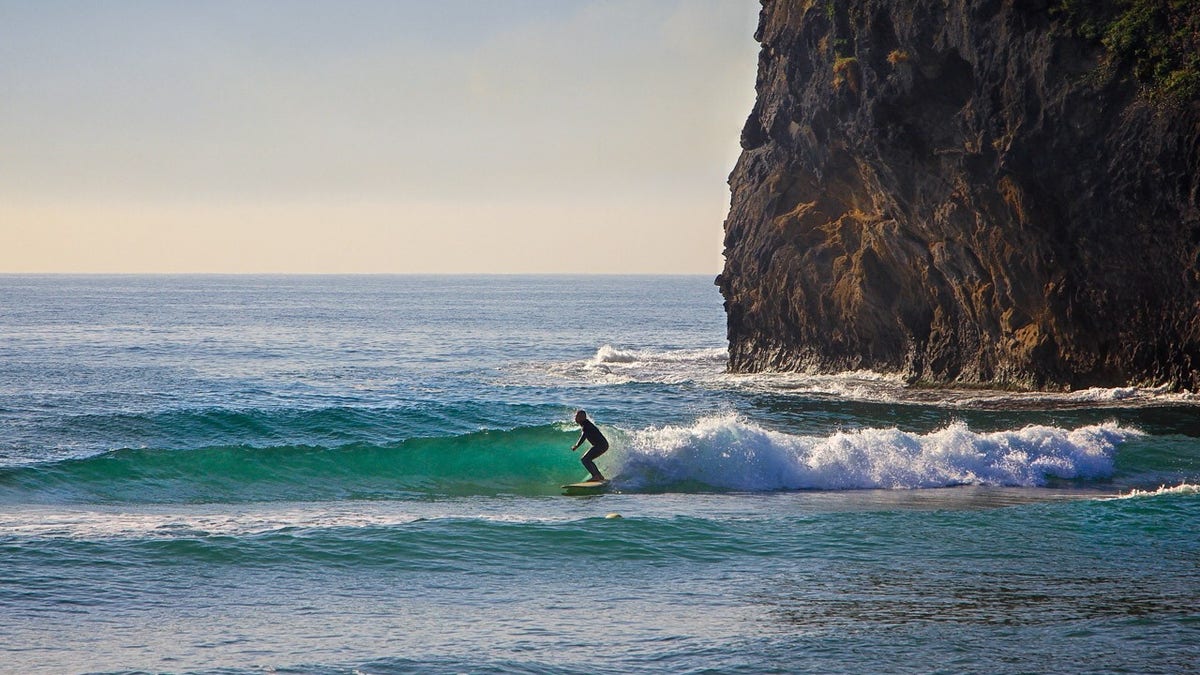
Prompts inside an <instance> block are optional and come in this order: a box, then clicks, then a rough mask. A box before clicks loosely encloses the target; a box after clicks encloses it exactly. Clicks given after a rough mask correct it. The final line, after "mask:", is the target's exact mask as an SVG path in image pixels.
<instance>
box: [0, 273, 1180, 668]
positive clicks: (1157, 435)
mask: <svg viewBox="0 0 1200 675" xmlns="http://www.w3.org/2000/svg"><path fill="white" fill-rule="evenodd" d="M724 345H725V343H724V313H723V311H722V308H721V298H720V296H719V294H718V293H717V289H716V288H715V287H714V286H713V284H712V279H711V278H709V277H553V276H552V277H519V276H518V277H510V276H498V277H455V276H447V277H409V276H365V277H323V276H313V277H289V276H234V277H222V276H169V277H164V276H96V277H89V276H45V277H41V276H0V672H5V673H9V672H12V673H84V672H89V673H90V672H100V673H126V672H152V673H157V672H169V673H264V672H274V673H346V674H351V673H364V674H385V673H637V672H644V673H659V672H670V673H701V672H703V673H770V672H778V673H805V672H816V673H827V672H847V673H865V672H920V673H963V672H978V673H1007V672H1012V673H1018V672H1021V673H1026V672H1028V673H1034V672H1036V673H1083V672H1095V673H1181V672H1200V487H1198V486H1200V399H1198V398H1197V397H1195V396H1190V395H1177V394H1170V393H1167V392H1162V391H1153V390H1144V389H1137V388H1120V389H1104V390H1088V391H1082V392H1072V393H1064V394H1021V393H1011V392H995V391H986V390H970V391H961V390H960V391H944V390H935V389H927V388H909V387H906V386H905V385H904V384H903V382H901V381H900V380H898V379H896V378H893V377H889V376H885V375H881V374H876V373H870V372H856V373H844V374H841V375H801V374H787V375H754V376H748V375H731V374H727V373H726V372H725V348H724ZM577 408H585V409H586V410H587V411H588V413H589V415H590V416H591V417H592V419H593V420H595V421H596V422H597V424H598V425H599V426H600V428H601V429H602V430H603V432H604V433H605V434H606V435H607V436H608V438H609V439H610V441H611V442H612V450H611V451H610V452H608V453H607V454H606V455H605V456H603V457H602V458H601V459H600V461H599V464H600V467H601V469H602V470H603V471H604V472H605V473H606V474H608V475H609V476H610V477H611V478H612V483H611V487H612V489H611V491H610V492H608V493H606V494H601V495H595V496H586V497H569V496H563V495H562V494H561V493H562V490H561V489H560V485H562V484H564V483H567V482H572V481H577V480H582V479H583V478H584V477H585V475H586V472H585V471H584V470H583V468H582V466H581V465H580V464H579V461H578V459H579V456H580V454H581V452H582V451H580V452H578V453H572V452H571V451H570V448H571V446H572V444H573V443H574V442H575V440H576V438H577V437H578V427H577V426H576V425H574V424H573V423H572V422H571V416H572V414H573V413H574V411H575V410H576V409H577ZM618 516H619V517H618Z"/></svg>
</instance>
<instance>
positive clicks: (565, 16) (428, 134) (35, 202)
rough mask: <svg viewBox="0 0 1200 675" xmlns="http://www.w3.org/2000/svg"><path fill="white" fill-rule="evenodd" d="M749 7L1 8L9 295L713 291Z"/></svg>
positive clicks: (151, 3)
mask: <svg viewBox="0 0 1200 675" xmlns="http://www.w3.org/2000/svg"><path fill="white" fill-rule="evenodd" d="M757 15H758V2H756V1H755V0H602V1H601V0H520V1H518V0H472V1H469V2H466V1H459V0H437V1H430V0H419V1H417V0H411V1H396V0H393V1H388V2H384V1H379V2H373V1H367V0H341V1H338V2H334V1H332V0H330V1H320V2H317V1H310V0H275V1H267V0H235V1H228V2H227V1H223V0H207V1H203V2H190V1H184V0H144V1H137V0H111V1H106V2H100V1H98V0H74V1H73V0H56V1H53V2H41V1H38V2H34V1H30V0H0V92H3V93H2V94H0V272H4V273H14V272H15V273H22V272H36V273H42V272H49V273H55V272H67V273H399V274H406V273H417V274H427V273H588V274H627V273H664V274H691V273H695V274H709V273H712V274H715V273H717V272H719V271H720V269H721V266H722V262H723V261H722V256H721V249H722V243H721V241H722V223H723V221H724V218H725V215H726V213H727V211H728V208H729V189H728V186H727V185H726V179H727V177H728V174H729V172H730V171H731V170H732V168H733V165H734V162H735V161H736V160H737V156H738V153H739V148H738V137H739V133H740V131H741V127H742V124H743V123H744V122H745V119H746V116H747V115H748V114H749V112H750V109H751V107H752V105H753V102H754V79H755V68H756V62H757V53H758V45H757V43H755V41H754V39H753V34H754V30H755V24H756V21H757Z"/></svg>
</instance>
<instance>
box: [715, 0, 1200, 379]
mask: <svg viewBox="0 0 1200 675" xmlns="http://www.w3.org/2000/svg"><path fill="white" fill-rule="evenodd" d="M1085 4H1086V3H1085ZM1097 4H1098V5H1100V4H1103V3H1097ZM1164 4H1165V3H1164ZM1056 8H1057V6H1056V5H1055V4H1054V3H1053V2H1050V1H1048V0H1042V1H1040V2H1039V1H1038V0H904V1H900V0H836V1H834V0H823V1H821V0H808V1H806V0H791V1H788V0H763V10H762V14H761V17H760V25H759V30H758V33H757V34H756V36H755V37H756V39H758V41H759V42H760V43H761V44H762V51H761V53H760V56H759V71H758V83H757V91H758V99H757V102H756V104H755V106H754V110H753V112H752V113H751V115H750V118H749V119H748V120H747V122H746V126H745V129H744V130H743V132H742V147H743V152H742V155H741V158H740V159H739V160H738V163H737V166H736V167H735V169H734V170H733V173H732V174H731V176H730V186H731V190H732V201H731V209H730V213H729V218H728V220H727V221H726V223H725V247H726V248H725V257H726V264H725V270H724V272H723V273H722V274H721V276H720V277H718V279H717V283H718V285H719V286H720V287H721V292H722V294H723V295H724V297H725V299H726V302H725V306H726V311H727V314H728V330H729V347H730V367H731V369H732V370H734V371H759V370H773V369H774V370H798V369H813V370H826V371H828V370H846V369H858V368H869V369H874V370H879V371H885V372H900V373H904V374H905V375H907V376H908V377H909V378H910V379H912V380H914V381H925V382H931V383H940V384H976V383H982V384H991V385H1003V386H1016V387H1028V388H1077V387H1086V386H1118V385H1123V384H1129V383H1136V384H1149V385H1162V384H1166V385H1169V386H1171V387H1174V388H1187V389H1193V390H1194V389H1197V388H1198V387H1200V103H1198V102H1197V101H1196V100H1195V97H1194V96H1189V97H1184V98H1182V99H1181V98H1175V99H1169V100H1161V99H1160V100H1155V99H1154V98H1153V97H1148V96H1147V95H1146V89H1145V83H1144V82H1139V81H1138V80H1137V78H1136V77H1135V73H1134V67H1133V66H1132V65H1130V64H1122V62H1120V61H1119V59H1117V58H1115V57H1114V56H1113V55H1112V54H1111V53H1110V51H1111V50H1106V46H1105V45H1104V44H1102V42H1101V41H1100V40H1099V39H1096V38H1095V37H1092V38H1088V37H1084V36H1082V35H1081V34H1080V32H1079V31H1078V30H1077V29H1075V28H1073V26H1072V24H1071V21H1072V20H1073V18H1074V19H1077V18H1078V17H1070V16H1068V15H1067V14H1066V13H1065V12H1063V11H1061V10H1060V9H1059V10H1058V11H1056ZM1109 11H1111V7H1110V10H1109ZM1085 18H1087V17H1085ZM1091 18H1093V19H1097V20H1104V19H1105V18H1106V17H1104V16H1100V17H1098V18H1097V17H1091ZM1110 18H1111V17H1110Z"/></svg>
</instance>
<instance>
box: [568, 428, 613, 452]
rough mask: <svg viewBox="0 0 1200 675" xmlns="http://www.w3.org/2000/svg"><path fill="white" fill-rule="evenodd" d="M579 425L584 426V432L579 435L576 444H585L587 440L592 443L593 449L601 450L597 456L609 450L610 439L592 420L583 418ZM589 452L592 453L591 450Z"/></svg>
mask: <svg viewBox="0 0 1200 675" xmlns="http://www.w3.org/2000/svg"><path fill="white" fill-rule="evenodd" d="M579 426H581V427H583V433H582V434H580V435H579V442H578V443H576V444H575V445H583V442H584V441H585V440H586V441H587V442H588V443H591V444H592V450H599V452H597V453H596V455H595V456H596V457H599V456H600V455H603V454H604V452H605V451H606V450H608V439H607V438H605V437H604V434H602V433H600V429H598V428H596V425H595V424H592V421H591V420H583V421H582V422H580V423H579ZM588 454H591V450H589V451H588Z"/></svg>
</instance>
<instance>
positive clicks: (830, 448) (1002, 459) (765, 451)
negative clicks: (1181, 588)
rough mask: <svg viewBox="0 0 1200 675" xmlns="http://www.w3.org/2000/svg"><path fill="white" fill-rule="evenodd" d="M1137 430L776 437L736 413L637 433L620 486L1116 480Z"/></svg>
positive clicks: (961, 429)
mask: <svg viewBox="0 0 1200 675" xmlns="http://www.w3.org/2000/svg"><path fill="white" fill-rule="evenodd" d="M1138 434H1140V432H1138V431H1136V430H1133V429H1128V428H1124V427H1121V426H1119V425H1117V424H1115V423H1108V424H1100V425H1092V426H1085V427H1080V428H1078V429H1060V428H1056V427H1047V426H1029V427H1025V428H1024V429H1019V430H1013V431H1000V432H991V433H977V432H974V431H971V430H970V429H968V428H967V425H966V424H964V423H961V422H957V423H954V424H951V425H949V426H947V427H945V428H944V429H940V430H937V431H934V432H932V433H928V434H914V433H910V432H905V431H900V430H899V429H894V428H893V429H862V430H857V431H846V432H838V433H834V434H832V435H829V436H798V435H790V434H785V433H781V432H778V431H772V430H769V429H765V428H763V427H760V426H757V425H755V424H751V423H749V422H745V421H743V420H741V419H740V418H738V417H736V416H720V417H707V418H703V419H700V420H698V421H697V422H696V423H695V424H692V425H690V426H666V427H661V428H650V429H645V430H642V431H639V432H635V433H633V434H632V435H631V437H630V439H629V445H628V449H627V450H626V451H625V452H623V453H622V454H621V455H620V456H619V457H620V460H619V461H620V466H619V467H617V472H616V473H617V474H618V479H617V487H624V488H627V489H639V488H640V489H647V488H649V489H653V488H655V487H669V486H671V485H673V484H679V483H689V482H692V483H700V484H703V485H707V486H710V487H713V488H717V489H728V490H747V491H765V490H798V489H821V490H844V489H866V488H892V489H894V488H931V487H946V486H952V485H998V486H1023V487H1033V486H1041V485H1045V484H1046V481H1047V479H1048V478H1050V477H1054V478H1063V479H1075V478H1081V479H1095V478H1105V477H1108V476H1111V475H1112V473H1113V456H1114V455H1115V453H1116V447H1117V445H1118V444H1119V443H1120V442H1121V441H1123V440H1124V439H1125V438H1128V437H1130V436H1134V435H1138Z"/></svg>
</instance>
